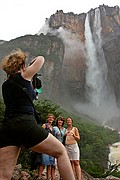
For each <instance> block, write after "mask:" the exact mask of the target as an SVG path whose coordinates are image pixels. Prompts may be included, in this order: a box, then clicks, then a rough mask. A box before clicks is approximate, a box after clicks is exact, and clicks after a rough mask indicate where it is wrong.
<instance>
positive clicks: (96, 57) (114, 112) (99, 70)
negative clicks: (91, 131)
mask: <svg viewBox="0 0 120 180" xmlns="http://www.w3.org/2000/svg"><path fill="white" fill-rule="evenodd" d="M89 16H90V14H89V13H87V15H86V20H85V48H86V54H87V61H86V65H87V70H86V94H87V98H88V101H89V104H84V105H81V104H80V105H79V108H78V106H75V107H77V110H78V111H79V112H80V111H81V110H82V113H84V114H88V115H90V116H91V117H94V118H96V119H98V120H101V122H102V123H103V124H104V123H106V122H107V121H108V120H110V119H112V118H113V117H120V112H119V109H118V108H117V105H116V100H115V95H114V93H113V90H112V88H111V87H110V85H109V83H108V81H107V64H106V61H105V57H104V53H103V49H102V37H101V30H102V27H101V18H100V10H99V8H97V9H96V10H95V18H94V24H93V27H92V30H91V25H90V21H89V18H90V17H89Z"/></svg>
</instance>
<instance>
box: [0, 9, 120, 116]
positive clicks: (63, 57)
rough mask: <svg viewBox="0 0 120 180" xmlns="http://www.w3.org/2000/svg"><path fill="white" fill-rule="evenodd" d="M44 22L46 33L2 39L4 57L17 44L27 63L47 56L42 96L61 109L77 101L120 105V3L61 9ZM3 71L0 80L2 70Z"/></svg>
mask: <svg viewBox="0 0 120 180" xmlns="http://www.w3.org/2000/svg"><path fill="white" fill-rule="evenodd" d="M46 23H47V24H48V25H49V28H48V31H47V32H48V33H47V34H46V35H43V34H39V35H34V36H32V35H29V36H23V37H19V38H16V39H14V40H11V41H9V42H2V43H1V44H0V58H2V57H3V56H4V55H5V54H7V53H8V52H9V51H10V50H13V49H15V48H21V49H22V50H24V51H25V52H27V53H28V54H29V57H28V61H29V59H30V58H32V57H34V56H37V55H39V54H41V55H44V56H45V59H46V63H45V65H44V67H43V68H42V70H41V74H42V79H43V96H45V97H46V98H47V99H51V100H53V101H54V102H56V103H59V104H61V105H62V106H63V107H68V108H71V109H73V106H74V105H75V104H77V103H93V106H94V105H95V106H97V107H99V106H100V105H102V106H103V103H106V102H105V101H107V103H106V104H107V107H109V105H108V104H109V102H108V99H110V100H109V101H110V102H113V99H114V103H113V104H115V106H117V107H119V104H120V87H119V81H120V80H119V79H120V78H119V77H120V76H119V72H120V67H119V62H120V58H119V57H120V55H119V54H120V48H119V47H120V46H119V44H120V43H119V42H120V9H119V7H118V6H115V7H108V6H105V5H102V6H99V7H98V8H95V9H91V10H90V11H89V12H88V13H82V14H74V13H72V12H69V13H64V12H63V11H62V10H61V11H57V12H56V13H55V14H53V15H51V17H50V18H49V19H47V21H46ZM0 75H1V77H2V78H1V82H2V81H3V79H4V77H3V72H2V71H1V72H0ZM113 104H112V105H113ZM103 107H104V106H103ZM115 108H116V107H115ZM83 109H84V108H83ZM87 109H88V108H87ZM104 109H105V107H104ZM112 109H114V108H112ZM99 110H100V108H99ZM77 111H79V110H77ZM86 113H87V112H86ZM115 113H116V112H115ZM101 114H103V112H102V113H101ZM107 114H108V113H107ZM95 118H96V117H95ZM102 118H103V117H102Z"/></svg>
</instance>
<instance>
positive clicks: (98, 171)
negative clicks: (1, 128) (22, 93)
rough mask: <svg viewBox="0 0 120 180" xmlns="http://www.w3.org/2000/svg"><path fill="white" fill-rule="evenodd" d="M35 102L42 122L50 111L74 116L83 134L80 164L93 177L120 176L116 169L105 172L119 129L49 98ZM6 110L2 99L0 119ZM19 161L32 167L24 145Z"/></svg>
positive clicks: (0, 119)
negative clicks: (105, 124) (103, 124)
mask: <svg viewBox="0 0 120 180" xmlns="http://www.w3.org/2000/svg"><path fill="white" fill-rule="evenodd" d="M34 104H35V108H36V110H37V111H38V112H40V114H41V124H43V123H45V122H46V116H47V115H48V114H49V113H53V114H54V115H55V118H57V117H58V116H60V115H61V116H63V117H65V118H67V117H72V118H73V120H74V121H73V125H74V126H76V127H78V130H79V132H80V136H81V140H80V141H78V145H79V148H80V152H81V157H80V164H81V167H82V169H84V170H85V171H86V172H88V173H89V174H90V175H92V176H93V177H106V176H107V175H109V174H110V175H114V176H117V177H120V173H119V172H117V171H115V170H114V171H110V170H108V171H106V172H105V170H106V169H107V164H108V154H109V144H113V143H115V142H118V141H120V140H119V136H118V133H117V131H111V130H110V129H108V128H104V127H102V126H100V125H98V124H97V123H96V124H95V123H92V122H91V121H88V120H86V119H85V118H80V117H77V115H74V114H72V113H71V112H66V111H65V110H63V109H62V108H60V106H58V105H56V104H54V103H53V102H51V101H49V100H41V101H35V103H34ZM4 110H5V106H4V103H3V101H2V100H1V101H0V121H2V119H3V115H4ZM65 126H66V125H65ZM18 163H21V164H22V167H23V168H24V169H30V159H29V151H28V150H26V149H25V148H24V147H22V151H21V153H20V156H19V159H18Z"/></svg>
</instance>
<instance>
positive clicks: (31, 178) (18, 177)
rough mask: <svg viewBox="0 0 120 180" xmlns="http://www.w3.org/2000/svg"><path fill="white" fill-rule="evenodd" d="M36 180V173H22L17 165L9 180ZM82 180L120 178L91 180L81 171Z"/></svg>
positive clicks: (19, 165) (107, 178) (57, 178)
mask: <svg viewBox="0 0 120 180" xmlns="http://www.w3.org/2000/svg"><path fill="white" fill-rule="evenodd" d="M55 175H56V177H55V180H59V179H60V176H59V172H58V170H57V169H56V172H55ZM36 179H37V172H36V171H35V172H33V173H32V174H30V173H29V172H26V171H23V170H22V168H21V164H18V165H17V166H16V167H15V170H14V174H13V177H12V179H11V180H36ZM42 179H43V180H46V170H44V171H43V174H42ZM82 180H120V178H117V177H114V176H108V177H106V178H93V177H92V176H90V175H89V174H88V173H86V172H85V171H84V170H82Z"/></svg>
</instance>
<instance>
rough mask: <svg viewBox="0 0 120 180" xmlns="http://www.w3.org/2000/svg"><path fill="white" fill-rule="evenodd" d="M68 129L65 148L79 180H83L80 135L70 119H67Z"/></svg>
mask: <svg viewBox="0 0 120 180" xmlns="http://www.w3.org/2000/svg"><path fill="white" fill-rule="evenodd" d="M66 123H67V129H66V132H65V136H66V140H65V147H66V150H67V153H68V156H69V159H70V162H71V165H72V168H73V171H75V173H76V176H77V179H78V180H81V168H80V163H79V161H80V151H79V147H78V143H77V141H78V140H80V134H79V131H78V128H77V127H74V126H73V119H72V118H71V117H68V118H67V119H66Z"/></svg>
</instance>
